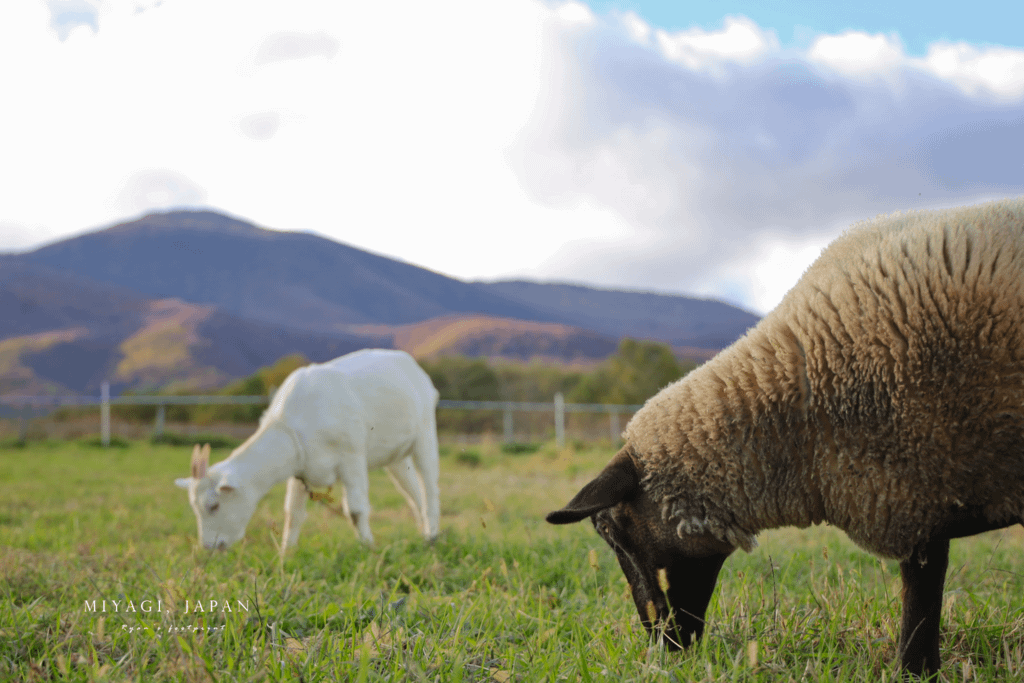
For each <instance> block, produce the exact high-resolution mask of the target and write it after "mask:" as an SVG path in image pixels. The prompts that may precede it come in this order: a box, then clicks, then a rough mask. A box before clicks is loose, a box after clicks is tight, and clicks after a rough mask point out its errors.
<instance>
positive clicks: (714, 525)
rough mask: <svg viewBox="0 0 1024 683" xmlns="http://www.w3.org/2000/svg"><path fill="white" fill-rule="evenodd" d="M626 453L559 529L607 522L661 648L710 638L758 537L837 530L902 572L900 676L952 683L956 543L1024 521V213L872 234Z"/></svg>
mask: <svg viewBox="0 0 1024 683" xmlns="http://www.w3.org/2000/svg"><path fill="white" fill-rule="evenodd" d="M623 438H624V443H625V445H624V446H623V448H622V449H621V450H620V451H619V452H618V453H617V454H616V455H615V457H614V458H612V460H611V461H610V462H609V463H608V465H607V467H606V468H605V469H604V470H603V471H602V472H601V473H600V474H599V475H598V476H597V477H596V478H595V479H594V480H593V481H591V482H590V483H588V484H587V485H586V486H584V487H583V488H582V489H581V490H580V491H579V493H578V494H577V495H576V496H575V497H574V498H573V499H572V500H571V501H570V502H569V503H568V504H567V505H566V506H565V507H564V508H562V509H561V510H557V511H555V512H552V513H550V514H549V515H548V516H547V520H548V521H549V522H551V523H553V524H568V523H572V522H578V521H580V520H582V519H583V518H585V517H590V518H591V520H592V522H593V524H594V526H595V527H596V529H597V531H598V533H599V534H600V535H601V537H602V538H604V540H605V541H606V542H607V543H608V544H609V545H610V546H611V547H612V548H613V549H614V551H615V553H616V555H617V557H618V561H619V564H620V566H621V567H622V570H623V572H624V573H625V575H626V578H627V580H628V582H629V584H630V586H631V590H632V595H633V600H634V602H635V603H636V608H637V611H638V612H639V615H640V620H641V622H642V623H643V625H644V626H645V627H646V629H647V630H648V631H649V632H650V633H651V634H652V636H654V635H656V634H657V633H658V632H659V630H661V629H660V628H659V627H662V626H663V627H665V628H664V630H663V631H662V632H663V633H664V634H665V636H666V638H667V642H666V646H667V647H669V648H672V649H678V648H681V647H686V646H689V645H690V644H691V643H693V642H694V641H695V640H696V639H697V638H700V636H701V634H702V633H703V631H704V625H705V622H704V614H705V612H706V609H707V605H708V601H709V600H710V598H711V595H712V592H713V591H714V587H715V583H716V580H717V577H718V573H719V570H720V569H721V567H722V564H723V562H724V561H725V559H726V557H727V556H728V555H729V554H730V553H732V552H733V551H734V550H735V549H736V548H742V549H743V550H745V551H748V552H749V551H751V550H752V549H753V548H754V547H755V545H756V540H755V536H756V535H757V534H758V532H760V531H762V530H764V529H772V528H776V527H781V526H790V525H792V526H797V527H807V526H809V525H811V524H821V523H822V522H826V523H828V524H831V525H833V526H836V527H838V528H840V529H842V530H844V531H845V532H846V534H847V535H848V536H849V537H850V538H851V539H852V540H853V541H854V542H855V543H856V544H858V545H859V546H861V547H862V548H864V549H866V550H868V551H870V552H873V553H875V554H877V555H880V556H882V557H886V558H892V559H895V560H898V561H899V567H900V573H901V578H902V581H903V616H902V621H901V625H900V641H899V657H900V665H901V667H902V669H903V670H904V671H905V672H907V673H909V674H913V675H922V674H930V673H933V672H936V671H937V670H938V669H939V667H940V657H939V616H940V611H941V607H942V591H943V585H944V583H945V574H946V567H947V562H948V553H949V541H950V539H953V538H960V537H964V536H971V535H973V534H978V533H981V532H983V531H989V530H992V529H1000V528H1003V527H1007V526H1011V525H1013V524H1017V523H1024V198H1018V199H1016V200H1004V201H1000V202H993V203H988V204H981V205H977V206H970V207H964V208H958V209H953V210H946V211H922V212H911V213H907V214H902V215H901V214H894V215H891V216H879V217H878V218H876V219H875V220H873V221H865V222H863V223H860V224H857V225H855V226H853V227H852V228H851V229H849V230H848V231H847V232H846V233H844V234H843V235H842V236H840V237H839V238H838V239H837V240H836V241H834V242H833V243H832V244H831V245H830V246H829V247H827V248H826V249H825V250H824V251H823V252H822V254H821V255H820V257H819V258H818V259H817V260H816V261H815V262H814V263H813V264H812V265H811V266H810V268H808V270H807V271H806V272H805V273H804V274H803V276H802V277H801V279H800V280H799V281H798V283H797V284H796V285H795V286H794V287H793V288H792V289H791V290H790V291H789V292H788V293H787V294H786V296H785V297H784V298H783V300H782V302H781V303H780V304H779V305H778V306H777V307H776V308H775V309H774V310H773V311H772V312H770V313H769V314H768V315H766V316H765V317H764V318H763V319H762V320H761V321H760V322H759V323H758V324H757V325H756V326H755V327H754V328H752V329H750V330H748V331H747V333H746V334H745V335H744V336H743V337H741V338H740V339H739V340H737V341H736V342H735V343H734V344H732V345H731V346H730V347H728V348H727V349H725V350H723V351H722V352H721V353H719V354H718V355H717V356H716V357H714V358H713V359H712V360H710V361H708V362H707V363H705V364H704V365H703V366H701V367H699V368H697V369H696V370H694V371H693V372H691V373H690V374H689V375H687V376H686V377H684V378H682V379H681V380H678V381H677V382H675V383H673V384H671V385H669V386H667V387H665V388H664V389H662V390H661V391H660V392H659V393H657V394H656V395H655V396H653V397H652V398H651V399H649V400H648V401H647V403H646V404H645V405H644V406H643V408H642V409H641V410H640V411H638V412H637V413H636V414H635V416H634V417H633V418H632V420H630V422H629V424H628V425H627V427H626V429H625V432H624V433H623ZM659 573H660V576H659ZM666 583H667V587H666V586H665V584H666ZM666 598H667V601H666Z"/></svg>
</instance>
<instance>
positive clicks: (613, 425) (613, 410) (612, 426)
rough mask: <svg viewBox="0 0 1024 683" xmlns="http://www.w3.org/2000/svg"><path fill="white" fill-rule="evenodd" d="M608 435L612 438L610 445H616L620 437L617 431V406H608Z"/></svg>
mask: <svg viewBox="0 0 1024 683" xmlns="http://www.w3.org/2000/svg"><path fill="white" fill-rule="evenodd" d="M608 434H609V436H611V438H612V444H615V443H618V441H619V438H621V436H622V434H621V432H620V431H619V409H618V407H617V406H608Z"/></svg>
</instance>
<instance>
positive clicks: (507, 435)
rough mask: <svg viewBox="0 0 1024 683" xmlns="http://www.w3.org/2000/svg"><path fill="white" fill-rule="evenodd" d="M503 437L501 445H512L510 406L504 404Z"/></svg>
mask: <svg viewBox="0 0 1024 683" xmlns="http://www.w3.org/2000/svg"><path fill="white" fill-rule="evenodd" d="M504 422H505V424H504V427H505V435H504V437H503V438H502V443H512V441H513V438H512V404H511V403H506V404H505V420H504Z"/></svg>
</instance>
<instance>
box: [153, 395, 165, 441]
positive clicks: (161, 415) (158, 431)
mask: <svg viewBox="0 0 1024 683" xmlns="http://www.w3.org/2000/svg"><path fill="white" fill-rule="evenodd" d="M166 419H167V406H166V405H164V404H163V403H161V404H159V405H158V406H157V407H156V426H155V427H154V428H153V436H154V438H156V439H160V437H162V436H163V435H164V421H165V420H166Z"/></svg>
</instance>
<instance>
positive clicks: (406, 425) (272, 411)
mask: <svg viewBox="0 0 1024 683" xmlns="http://www.w3.org/2000/svg"><path fill="white" fill-rule="evenodd" d="M437 399H438V393H437V390H436V389H435V388H434V386H433V384H432V383H431V381H430V378H429V377H428V376H427V374H426V373H425V372H424V371H423V370H422V368H420V367H419V365H418V364H417V363H416V361H415V360H413V358H412V356H410V355H409V354H407V353H405V352H403V351H391V350H384V349H367V350H363V351H356V352H355V353H350V354H348V355H345V356H341V357H340V358H335V359H334V360H332V361H329V362H327V363H323V364H314V365H308V366H306V367H303V368H299V369H297V370H296V371H295V372H293V373H292V374H290V375H289V376H288V378H287V379H285V381H284V383H283V384H282V385H281V388H280V389H278V391H277V394H276V395H275V396H274V398H273V400H272V401H271V404H270V406H269V407H268V408H267V410H266V411H265V412H264V413H263V416H262V417H261V418H260V425H259V429H257V431H256V433H255V434H253V435H252V436H251V437H249V439H248V440H247V441H246V442H245V443H243V444H242V445H241V446H239V447H238V448H236V449H235V450H234V452H233V453H232V454H231V456H230V457H228V458H227V459H225V460H223V461H221V462H219V463H217V464H215V465H213V466H212V467H209V469H207V461H208V450H207V451H205V453H206V454H207V455H205V456H203V455H198V457H197V454H196V453H194V454H193V463H192V476H191V477H188V478H183V479H178V480H177V481H176V483H177V485H178V486H180V487H182V488H185V489H187V490H188V492H189V502H190V503H191V504H192V508H193V509H194V510H195V513H196V520H197V522H198V527H199V537H200V540H201V541H202V544H203V546H204V547H207V548H214V547H226V546H227V545H230V544H231V543H234V542H235V541H237V540H239V539H240V538H242V536H244V535H245V527H246V526H247V525H248V523H249V519H250V518H251V517H252V514H253V512H254V511H255V510H256V504H257V503H258V502H259V501H260V499H261V498H262V497H263V496H264V495H266V493H267V492H268V491H269V490H270V488H271V487H272V486H273V485H274V484H276V483H278V482H280V481H284V480H285V479H288V488H287V493H286V495H285V502H284V511H285V525H284V542H283V543H282V546H281V549H282V551H283V550H284V549H285V548H287V547H290V546H293V545H295V544H296V542H297V541H298V537H299V529H300V527H301V526H302V522H303V520H304V519H305V517H306V510H305V508H306V499H307V498H308V495H307V488H306V485H308V486H309V487H310V488H324V487H328V486H332V485H335V484H337V483H338V482H340V483H341V485H342V487H343V489H344V490H343V493H342V506H343V509H344V511H345V514H346V515H347V516H348V517H349V519H350V520H351V521H352V523H353V525H355V527H356V529H357V530H358V532H359V537H360V538H361V539H362V540H363V541H365V542H367V543H373V533H372V532H371V531H370V523H369V518H370V498H369V478H368V470H370V469H373V468H377V467H383V468H385V469H386V470H387V472H388V474H389V475H390V476H391V479H392V481H394V483H395V485H396V486H397V487H398V489H399V490H400V491H401V492H402V493H403V494H404V495H405V498H406V500H407V501H408V502H409V506H410V508H412V510H413V514H414V516H415V517H416V521H417V524H418V525H419V527H420V530H421V531H422V533H423V535H424V536H425V537H426V538H428V539H431V538H434V537H435V536H436V535H437V531H438V520H439V516H440V503H439V492H438V484H437V481H438V474H439V463H438V451H437V425H436V418H435V409H436V406H437ZM304 482H305V483H304Z"/></svg>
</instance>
